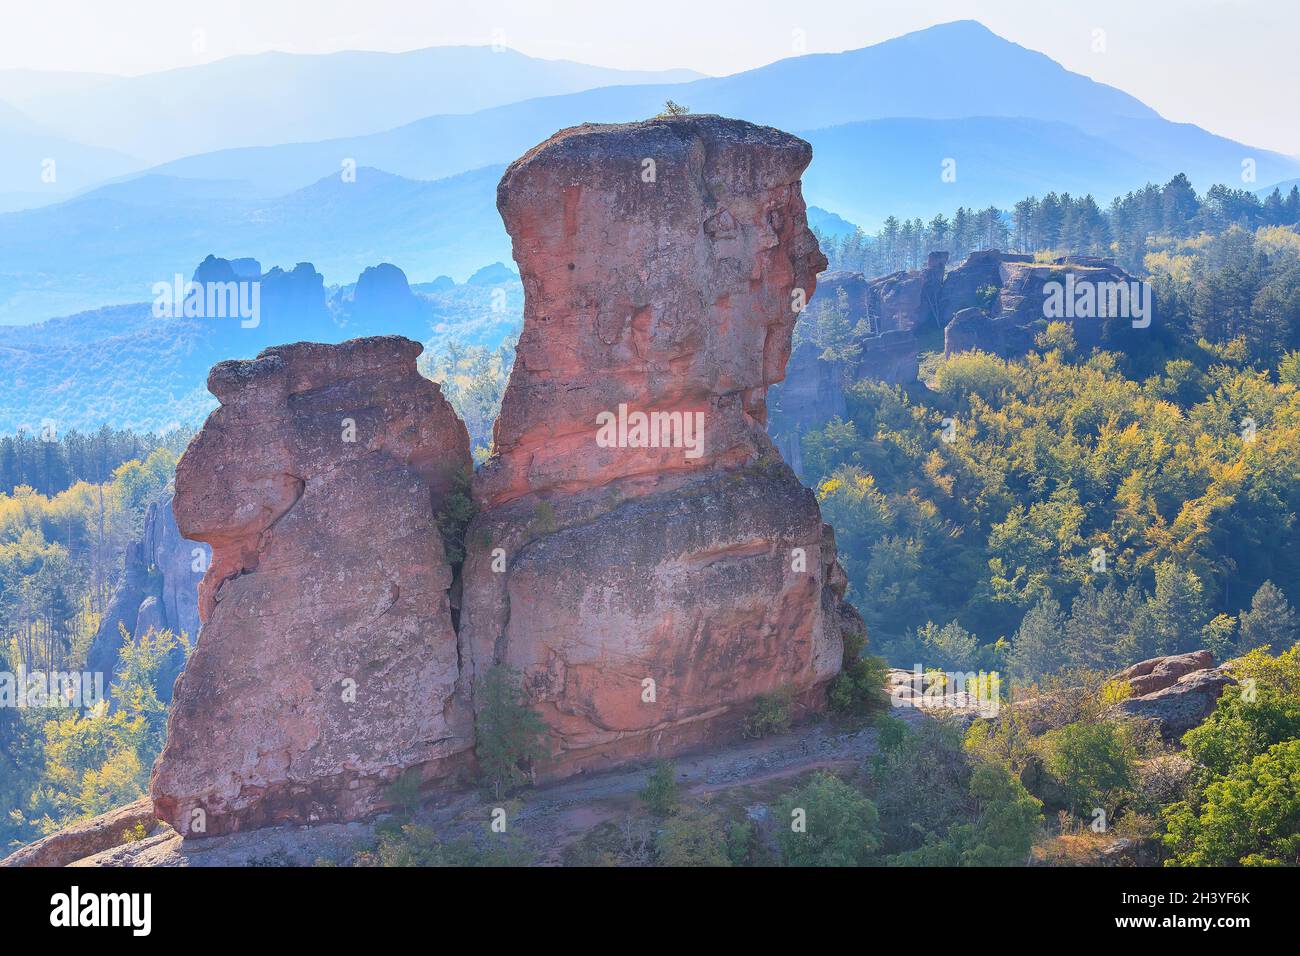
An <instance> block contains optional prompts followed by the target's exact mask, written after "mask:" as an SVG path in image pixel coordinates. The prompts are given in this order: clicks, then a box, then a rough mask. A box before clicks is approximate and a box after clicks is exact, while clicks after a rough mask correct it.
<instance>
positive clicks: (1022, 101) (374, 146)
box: [0, 21, 1300, 323]
mask: <svg viewBox="0 0 1300 956" xmlns="http://www.w3.org/2000/svg"><path fill="white" fill-rule="evenodd" d="M340 64H342V65H343V66H340ZM344 67H348V68H349V69H347V70H343V68H344ZM381 67H382V68H383V69H381ZM389 67H391V69H392V72H391V74H386V75H384V76H379V75H377V74H378V73H381V72H383V70H385V69H388V68H389ZM335 68H338V69H340V70H343V71H344V72H350V74H355V76H354V77H353V79H352V80H351V81H349V82H351V83H352V84H353V85H354V87H355V89H353V88H352V87H349V88H348V90H346V91H344V92H343V93H340V94H339V99H338V101H337V102H335V101H334V100H333V99H330V96H332V95H333V94H331V93H329V91H330V90H332V89H334V87H333V86H332V85H331V84H334V83H335V82H336V81H335V80H334V79H330V78H331V77H333V76H334V75H335V74H333V73H331V70H334V69H335ZM295 71H296V72H295ZM421 71H423V72H421ZM439 71H450V73H442V72H439ZM453 74H454V75H455V76H456V77H458V82H457V83H455V84H451V85H448V84H446V83H440V82H425V83H423V84H422V85H421V84H407V83H404V82H397V81H396V80H397V79H401V78H403V77H405V78H407V79H409V78H410V77H412V76H420V77H425V78H428V77H435V78H436V77H442V76H444V75H453ZM290 75H292V76H294V77H298V78H299V79H297V80H294V81H293V82H289V81H288V80H285V79H284V77H286V76H290ZM159 77H161V78H163V79H159ZM303 77H315V78H317V80H319V84H318V85H319V88H317V84H315V82H313V83H307V81H306V80H303V79H302V78H303ZM467 77H468V78H471V79H472V80H473V81H472V82H464V80H465V79H466V78H467ZM167 78H170V82H172V83H173V85H174V86H175V92H174V93H173V95H172V99H174V100H175V101H176V102H177V103H184V104H185V105H186V110H187V112H186V116H184V117H180V118H178V119H176V122H177V123H179V124H180V125H179V126H178V127H177V130H178V131H180V130H183V129H185V128H186V126H185V124H186V123H188V122H189V119H188V118H187V117H188V116H189V114H190V113H194V114H198V115H202V114H204V113H205V111H208V110H209V107H208V106H205V105H204V104H206V103H207V102H208V99H209V98H210V97H212V96H218V92H217V91H219V94H220V95H219V96H218V98H219V99H220V100H221V102H220V104H219V105H213V106H211V108H210V115H209V117H208V121H207V123H206V125H205V129H206V128H208V127H212V128H216V129H220V128H222V127H223V125H225V126H230V125H233V126H234V127H235V128H237V130H238V132H237V134H233V133H232V134H231V135H232V136H234V137H235V138H236V139H238V137H240V136H242V137H244V138H245V140H244V141H249V139H250V138H252V140H256V139H258V138H259V137H260V138H264V139H267V140H268V141H269V140H271V139H278V140H280V141H283V140H291V139H295V138H302V139H304V140H306V139H307V138H309V137H311V136H317V135H321V134H322V132H323V131H326V130H337V129H343V128H347V127H349V124H351V129H352V132H351V133H350V134H349V135H347V136H342V137H335V138H325V139H316V140H314V141H303V142H288V143H286V142H281V143H280V144H279V145H262V146H246V147H239V148H230V149H220V150H216V151H211V152H199V153H198V154H197V155H192V156H187V157H185V158H181V159H177V160H174V161H171V162H167V163H164V164H162V165H160V166H156V167H154V168H153V169H151V170H150V171H148V172H147V173H145V174H143V175H136V176H134V177H132V178H128V179H125V180H124V181H120V182H115V183H112V184H110V185H106V186H103V187H101V188H99V189H93V190H90V191H88V192H85V193H83V194H82V195H79V196H77V197H76V198H74V199H72V200H69V201H67V202H63V203H61V204H56V205H51V206H48V207H44V208H40V209H28V210H24V211H21V212H14V213H10V214H8V215H0V261H3V262H5V263H6V268H5V270H4V272H3V274H0V323H27V322H34V321H39V320H41V319H45V318H48V317H51V316H57V315H66V314H69V313H71V312H74V311H78V310H85V309H93V308H97V307H100V306H104V305H107V304H109V303H113V302H122V301H131V300H133V299H138V298H139V297H140V295H141V292H140V291H139V290H140V289H141V288H142V287H147V286H148V284H150V283H152V282H155V281H160V280H163V279H166V278H167V277H168V276H170V275H171V274H172V273H173V272H175V271H176V270H177V269H178V268H181V267H184V266H186V265H187V264H188V263H191V262H193V261H196V259H197V258H201V257H202V256H203V255H206V254H207V253H208V252H212V251H216V252H217V253H218V254H221V255H228V256H234V255H253V256H257V257H259V258H261V259H263V260H267V261H302V260H310V261H311V262H313V263H315V265H316V267H317V268H318V269H320V270H321V272H322V274H323V275H324V276H325V280H326V282H328V283H342V282H350V281H353V279H354V278H355V277H356V276H357V275H358V274H359V273H360V272H361V270H362V269H364V268H365V267H366V266H369V265H372V264H374V263H375V262H377V261H389V262H393V263H395V264H397V265H399V266H401V267H402V268H403V269H404V270H405V271H406V273H407V275H408V276H410V279H411V281H412V282H413V283H421V282H428V281H431V280H433V279H434V278H436V277H437V276H438V275H444V274H445V275H449V276H451V277H452V278H455V279H458V280H463V279H464V278H466V277H467V276H468V275H469V274H470V273H471V272H473V271H474V270H475V269H476V268H478V267H479V266H481V265H482V264H483V263H485V262H491V261H494V260H507V259H508V258H509V245H508V243H507V241H506V237H505V233H504V231H503V230H502V228H501V224H500V219H499V217H498V215H497V212H496V209H495V205H494V193H495V186H496V180H497V178H499V175H500V171H501V169H502V168H503V165H504V164H505V163H506V162H508V161H509V160H510V159H511V158H513V157H515V156H518V155H520V154H522V153H523V152H524V151H526V150H527V149H528V148H530V147H531V146H532V145H534V144H535V143H537V142H540V141H542V140H544V139H545V138H546V137H547V136H549V135H550V134H551V133H553V132H554V131H555V130H556V129H559V128H562V127H565V126H570V125H574V124H577V123H582V122H614V121H626V120H636V119H641V118H644V117H646V116H650V115H653V114H655V113H657V112H658V111H659V110H661V109H662V108H663V104H664V101H665V100H666V99H670V98H671V99H673V100H675V101H676V102H678V103H682V104H685V105H686V106H688V107H689V108H690V109H691V110H692V111H694V112H696V113H707V112H716V113H721V114H725V115H730V116H736V117H740V118H744V119H747V120H751V121H755V122H759V123H765V124H771V125H774V126H778V127H780V128H782V129H787V130H793V131H796V132H798V133H799V134H800V135H802V136H803V137H804V138H806V139H808V140H809V141H810V142H811V143H812V144H813V147H814V159H813V163H812V165H811V166H810V167H809V169H808V172H807V175H806V176H805V179H804V192H805V196H806V198H807V199H808V201H809V203H810V204H813V205H815V206H818V207H820V208H821V209H824V210H826V211H827V212H828V213H831V214H834V215H836V216H839V217H842V219H843V220H847V221H848V222H852V223H855V224H857V225H861V226H862V227H864V228H866V229H868V230H873V229H875V228H877V227H878V226H879V225H880V223H881V221H882V220H883V219H884V218H885V217H886V216H889V215H896V216H909V217H913V216H922V217H925V218H929V217H930V216H933V215H934V214H936V213H939V212H944V213H951V211H952V210H953V209H954V208H955V207H957V206H959V205H968V206H977V207H985V206H988V205H997V206H1000V207H1003V208H1006V207H1009V206H1010V205H1011V204H1012V203H1014V202H1015V201H1016V200H1018V199H1020V198H1023V197H1024V196H1025V195H1028V194H1032V193H1043V192H1046V191H1048V190H1056V191H1068V192H1071V193H1074V194H1083V193H1092V194H1093V195H1094V196H1095V197H1096V198H1097V200H1098V202H1099V203H1101V204H1103V205H1104V204H1105V203H1106V202H1107V201H1109V199H1110V198H1111V197H1112V196H1113V195H1114V194H1115V193H1118V192H1122V191H1126V190H1129V189H1133V188H1136V187H1138V186H1140V185H1142V184H1143V183H1145V182H1147V181H1157V182H1163V181H1167V180H1168V179H1169V178H1170V177H1172V176H1173V175H1174V174H1176V173H1178V172H1185V173H1186V174H1187V175H1188V176H1189V177H1190V179H1191V181H1192V182H1193V184H1194V185H1195V186H1196V187H1197V188H1198V189H1202V190H1204V189H1206V188H1208V187H1209V186H1210V185H1212V184H1213V183H1216V182H1223V183H1228V184H1231V185H1239V184H1240V177H1241V172H1242V162H1243V160H1245V159H1252V160H1254V164H1255V165H1254V168H1255V173H1256V180H1257V182H1260V183H1268V182H1275V181H1282V180H1289V179H1292V178H1295V177H1296V176H1300V162H1297V161H1296V160H1295V159H1292V158H1288V157H1285V156H1281V155H1279V154H1276V153H1271V152H1268V151H1266V150H1259V149H1254V148H1252V147H1250V146H1248V145H1244V144H1241V143H1237V142H1234V141H1232V140H1228V139H1225V138H1223V137H1219V136H1215V135H1213V134H1212V133H1209V132H1207V131H1205V130H1203V129H1200V128H1199V127H1196V126H1192V125H1189V124H1179V123H1172V122H1169V121H1167V120H1165V119H1163V118H1162V117H1160V116H1159V115H1158V114H1157V113H1155V112H1154V111H1153V110H1151V109H1150V108H1149V107H1147V106H1145V105H1144V104H1143V103H1141V102H1140V101H1139V100H1137V99H1135V98H1134V97H1132V96H1130V95H1128V94H1126V93H1124V92H1122V91H1120V90H1117V89H1115V88H1113V87H1110V86H1106V85H1104V84H1101V83H1097V82H1095V81H1093V80H1090V79H1088V78H1087V77H1084V76H1081V75H1079V74H1076V73H1072V72H1070V71H1068V70H1066V69H1064V68H1063V67H1061V66H1060V65H1059V64H1057V63H1055V62H1054V61H1053V60H1051V59H1050V58H1048V57H1046V56H1044V55H1042V54H1040V53H1036V52H1034V51H1032V50H1028V49H1025V48H1024V47H1022V46H1019V45H1017V44H1015V43H1011V42H1009V41H1007V40H1005V39H1002V38H1001V37H998V36H997V35H995V34H994V33H992V32H990V31H989V30H988V29H987V28H985V27H983V26H982V25H980V24H979V23H976V22H973V21H959V22H955V23H948V24H943V25H940V26H935V27H931V28H929V29H926V30H921V31H918V32H916V33H911V34H908V35H906V36H902V37H898V38H896V39H893V40H889V41H886V42H884V43H879V44H876V45H874V46H871V47H867V48H864V49H861V50H852V51H848V52H845V53H837V54H817V55H807V56H800V57H794V58H790V59H786V60H781V61H778V62H776V63H772V64H769V65H767V66H764V67H761V68H758V69H754V70H749V71H746V72H743V73H738V74H736V75H734V76H727V77H702V78H695V79H690V78H689V77H686V76H684V75H682V74H680V73H674V74H670V75H669V77H667V78H669V79H672V80H685V81H684V82H672V83H666V82H637V83H633V82H632V81H645V80H647V79H651V80H653V79H655V77H654V76H650V75H647V74H632V73H627V74H624V73H619V72H617V71H598V70H584V69H579V68H578V67H577V65H575V64H563V63H558V64H557V63H556V62H552V61H535V60H531V59H529V58H527V57H523V56H522V55H519V54H514V53H511V52H509V51H506V52H503V53H493V52H491V50H490V49H488V48H439V49H437V50H426V51H416V52H415V53H412V54H400V55H396V54H342V53H340V54H332V55H330V56H328V57H298V56H293V57H290V56H285V55H280V54H266V55H263V56H260V57H244V58H236V59H234V60H231V61H221V62H220V63H215V64H209V65H207V66H204V67H194V68H190V69H188V70H180V71H170V72H169V73H167V74H157V75H156V76H155V77H154V78H152V79H151V78H149V77H141V78H136V79H135V80H133V81H132V83H133V84H135V83H137V82H138V84H139V85H140V88H141V89H157V90H162V92H158V93H157V95H158V96H161V97H163V99H164V100H167V99H168V98H167V97H166V96H164V95H163V94H164V93H165V92H166V89H165V86H163V87H159V86H158V84H165V82H167ZM395 78H396V79H395ZM223 79H224V82H225V86H224V87H223V86H222V82H219V81H222V80H223ZM611 79H616V80H617V81H618V82H619V83H620V84H622V85H609V86H603V87H600V88H595V89H585V90H582V91H580V92H565V91H563V90H565V89H566V87H565V84H568V85H569V86H579V85H583V84H588V85H590V84H592V83H597V82H609V81H611ZM660 79H663V78H662V77H661V78H660ZM200 80H202V82H200ZM480 80H481V81H482V82H481V83H480ZM146 81H147V82H146ZM272 82H279V83H282V85H283V86H284V90H283V91H282V95H281V92H277V96H276V97H274V98H268V99H267V102H261V104H260V105H259V106H258V108H256V109H251V108H250V109H248V110H242V108H241V107H240V104H242V103H246V94H247V95H249V96H251V95H252V94H251V93H248V91H249V90H252V89H254V88H255V87H256V85H257V84H259V83H261V84H265V83H272ZM337 82H342V81H337ZM78 83H79V84H80V87H82V88H79V89H78V92H77V95H76V97H73V98H77V99H85V100H86V101H87V102H89V101H91V100H93V99H94V97H95V96H105V97H107V96H109V95H110V92H111V91H112V90H113V89H119V90H120V89H121V88H122V87H121V85H120V83H119V81H118V80H113V81H111V82H107V81H96V80H95V79H94V78H93V77H92V78H82V79H81V80H79V81H78ZM191 83H195V84H198V86H199V87H201V88H195V89H191V88H190V87H189V86H187V84H191ZM68 84H70V85H71V86H73V87H77V84H76V83H71V81H68ZM303 84H305V85H307V86H311V87H312V88H311V89H305V88H301V87H302V85H303ZM548 84H549V86H548ZM38 85H39V84H38ZM11 86H12V84H7V83H6V82H5V74H4V73H2V72H0V93H5V92H8V93H9V94H10V95H11V97H12V96H16V95H17V94H16V93H14V91H13V90H12V89H11ZM86 86H89V89H85V88H84V87H86ZM398 87H400V89H398ZM415 87H418V89H416V88H415ZM557 87H558V88H560V89H561V91H562V92H561V95H547V96H536V94H538V93H550V92H555V91H556V89H557ZM384 91H387V92H384ZM363 94H364V95H363ZM150 95H153V94H150ZM522 95H528V96H532V97H533V98H531V99H528V100H525V101H520V102H511V103H505V104H504V105H490V104H495V103H498V102H499V101H502V100H505V99H508V98H510V97H512V96H513V97H516V98H517V97H518V96H522ZM50 96H52V97H54V98H55V99H58V98H59V97H63V98H65V99H66V98H69V97H71V96H72V94H69V93H68V92H67V90H66V89H65V90H64V91H63V92H62V93H60V94H59V95H58V96H55V95H54V94H50ZM140 96H141V97H142V101H147V100H148V96H145V95H144V94H143V93H142V94H140ZM321 97H324V99H321ZM3 98H4V97H3V96H0V99H3ZM87 98H89V99H87ZM367 98H368V99H367ZM363 99H364V100H366V101H365V102H364V103H362V102H361V100H363ZM270 100H274V101H275V103H278V104H280V105H278V106H273V104H272V103H271V102H270ZM326 100H328V103H327V102H326ZM168 101H169V102H170V100H168ZM42 102H45V101H43V100H41V98H40V97H39V96H32V97H30V98H29V99H27V100H24V101H22V102H21V104H20V105H21V106H22V107H23V108H24V109H26V110H31V109H33V108H34V107H35V106H39V105H40V104H41V103H42ZM284 103H289V104H294V103H296V104H298V105H297V107H294V109H291V110H289V112H293V113H294V114H295V117H296V118H293V119H289V120H285V121H284V122H283V123H279V121H278V120H275V119H274V118H275V117H278V116H281V114H282V113H284V112H285V107H284V106H283V104H284ZM484 104H489V105H488V106H487V108H481V107H483V106H484ZM363 107H364V108H363ZM241 110H242V111H241ZM230 111H235V113H236V114H238V115H239V117H240V119H239V122H233V121H230V122H227V120H229V118H230V116H231V115H232V114H231V112H230ZM412 111H421V112H424V113H426V114H429V115H425V116H424V118H421V119H418V120H416V121H414V122H407V123H405V124H404V125H396V126H394V127H393V128H390V129H385V130H383V131H381V132H366V133H363V134H358V133H357V132H356V129H357V127H356V124H358V123H360V124H363V125H365V124H369V126H368V127H367V128H370V127H373V126H376V125H384V124H388V123H391V122H395V121H396V120H397V118H399V117H403V118H404V117H406V116H408V115H410V114H411V113H412ZM145 112H146V113H147V110H146V111H145ZM358 112H360V113H365V114H366V115H365V116H364V117H362V116H358V115H357V114H358ZM299 113H301V114H304V116H306V114H310V118H304V117H303V116H298V114H299ZM24 115H25V114H24V113H22V112H19V113H17V118H14V117H12V116H11V119H12V120H13V122H15V123H17V122H19V121H20V120H21V118H22V117H23V116H24ZM40 115H42V117H43V118H44V113H42V114H40ZM349 117H351V118H349ZM3 121H4V115H0V129H3ZM277 124H278V125H277ZM272 127H274V128H272ZM0 135H3V134H0ZM176 138H177V139H178V141H183V140H184V138H185V137H184V136H183V135H180V133H179V132H178V134H177V137H176ZM205 142H207V141H205V140H203V139H202V138H201V137H199V138H196V139H193V140H191V145H196V144H197V146H198V147H201V146H202V144H203V143H205ZM117 145H120V146H130V147H132V148H134V147H135V146H136V145H137V144H135V143H134V141H131V140H122V141H120V142H118V143H117ZM24 162H29V161H28V160H24ZM106 168H107V167H106ZM353 172H355V175H352V173H353ZM945 174H946V175H945ZM0 208H2V207H0ZM110 224H111V230H112V241H111V242H106V241H104V239H103V237H104V235H105V229H106V228H108V227H109V226H110ZM837 228H838V227H837Z"/></svg>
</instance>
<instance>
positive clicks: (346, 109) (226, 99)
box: [0, 46, 700, 179]
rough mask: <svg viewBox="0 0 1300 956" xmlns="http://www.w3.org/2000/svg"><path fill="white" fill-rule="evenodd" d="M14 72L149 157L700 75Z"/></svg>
mask: <svg viewBox="0 0 1300 956" xmlns="http://www.w3.org/2000/svg"><path fill="white" fill-rule="evenodd" d="M12 73H13V74H17V75H10V71H0V100H3V101H6V102H7V103H9V105H10V106H12V107H16V108H17V109H19V110H22V111H23V112H25V113H27V114H28V115H29V116H37V117H40V118H41V120H42V122H43V123H44V124H45V126H46V127H47V128H48V129H49V130H50V131H51V132H53V133H54V134H56V135H61V136H64V137H67V138H70V139H75V140H78V141H81V142H84V143H86V144H89V145H94V146H98V147H101V148H106V149H112V150H117V151H119V152H123V153H127V154H130V155H134V156H139V157H142V158H143V159H145V160H148V161H149V162H151V163H158V162H164V161H166V160H169V159H174V158H176V157H178V156H185V155H190V154H194V153H205V152H210V151H212V150H217V149H222V148H225V147H230V146H274V145H276V144H279V143H288V142H297V141H306V140H320V139H326V138H328V137H336V136H352V135H357V134H362V133H373V132H377V131H379V130H384V129H389V128H391V127H394V126H400V125H401V124H403V123H409V122H411V121H412V120H416V119H419V118H420V117H424V116H430V115H433V114H435V113H468V112H473V111H475V110H482V109H487V108H489V107H493V106H499V105H501V104H503V103H511V102H515V101H517V100H521V99H524V98H525V97H534V96H549V95H554V94H560V93H572V92H575V91H578V90H586V89H592V88H594V87H598V86H611V85H615V84H621V83H674V82H680V81H683V80H691V79H695V78H697V77H698V76H699V75H700V74H698V73H695V72H693V71H691V70H648V71H638V70H617V69H609V68H606V67H598V66H588V65H586V64H583V63H574V62H572V61H568V60H543V59H538V58H536V57H530V56H526V55H525V54H523V53H519V52H517V51H515V50H511V49H506V48H496V49H494V48H492V47H488V46H449V47H431V48H428V49H423V50H411V51H409V52H405V53H378V52H367V51H358V50H348V51H341V52H338V53H327V54H322V55H302V54H293V53H274V52H273V53H259V54H255V55H252V56H235V57H230V58H228V59H224V60H218V61H216V62H213V63H205V64H201V65H197V66H190V67H183V68H180V69H175V70H165V71H163V72H159V73H149V74H145V75H143V76H132V77H106V76H95V75H94V74H73V75H72V78H71V79H70V78H68V76H67V75H66V74H61V73H41V72H35V71H30V70H24V71H12ZM100 178H101V179H104V178H107V175H105V176H101V177H100ZM313 178H316V177H313Z"/></svg>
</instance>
